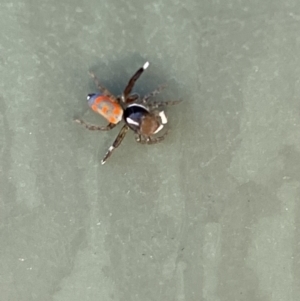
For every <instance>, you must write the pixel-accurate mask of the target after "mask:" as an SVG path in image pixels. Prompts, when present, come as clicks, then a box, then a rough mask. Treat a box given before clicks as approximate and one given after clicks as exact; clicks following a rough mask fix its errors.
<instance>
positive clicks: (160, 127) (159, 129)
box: [154, 124, 164, 134]
mask: <svg viewBox="0 0 300 301" xmlns="http://www.w3.org/2000/svg"><path fill="white" fill-rule="evenodd" d="M163 127H164V126H163V125H162V124H160V125H159V127H158V128H157V129H156V131H155V132H154V134H157V133H158V132H159V131H161V130H162V129H163Z"/></svg>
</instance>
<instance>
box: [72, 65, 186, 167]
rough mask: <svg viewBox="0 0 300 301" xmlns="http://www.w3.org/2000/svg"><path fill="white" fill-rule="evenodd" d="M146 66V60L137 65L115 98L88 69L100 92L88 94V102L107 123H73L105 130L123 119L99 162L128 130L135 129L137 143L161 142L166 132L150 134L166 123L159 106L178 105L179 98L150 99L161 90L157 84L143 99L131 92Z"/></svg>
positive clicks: (156, 131) (79, 121)
mask: <svg viewBox="0 0 300 301" xmlns="http://www.w3.org/2000/svg"><path fill="white" fill-rule="evenodd" d="M148 67H149V62H146V63H145V64H144V65H143V67H141V68H139V69H138V70H137V71H136V73H135V74H134V75H133V76H132V77H131V78H130V80H129V82H128V84H127V86H126V88H125V89H124V91H123V93H122V95H121V96H117V97H116V96H114V95H113V94H112V93H111V92H109V91H108V90H107V89H106V88H105V87H104V86H102V85H101V83H100V82H99V80H98V78H97V77H96V75H95V74H94V73H92V72H90V75H91V77H92V78H93V79H94V82H95V84H96V86H97V88H98V89H99V90H100V93H92V94H88V96H87V101H88V104H89V106H90V107H91V108H92V110H93V111H95V112H97V113H99V114H101V115H102V116H103V117H104V118H105V119H106V120H107V121H108V122H109V123H108V125H106V126H98V125H93V124H89V123H86V122H85V121H83V120H81V119H75V122H77V123H79V124H81V125H83V126H84V127H85V128H87V129H88V130H92V131H95V130H98V131H108V130H111V129H113V128H114V127H115V126H116V125H117V124H119V123H120V122H121V120H123V121H124V122H125V124H124V125H123V127H122V129H121V130H120V132H119V134H118V136H117V138H116V139H115V141H114V142H113V144H112V145H111V146H110V147H109V149H108V151H107V153H106V154H105V156H104V158H103V159H102V161H101V164H104V163H105V162H106V160H107V159H108V158H109V157H110V156H111V155H112V153H113V151H114V149H116V148H117V147H118V146H119V145H120V144H121V142H122V140H123V139H124V137H125V135H126V133H127V131H128V130H129V129H131V130H133V131H134V133H135V140H136V142H138V143H141V144H155V143H158V142H161V141H162V140H164V138H165V136H166V135H167V133H168V132H167V131H166V132H165V133H164V134H163V135H161V136H159V137H153V135H155V134H157V133H158V132H160V131H161V130H162V128H163V127H164V125H165V124H166V123H167V122H168V120H167V117H166V115H165V112H164V111H163V110H158V109H159V108H161V107H163V106H167V105H175V104H178V103H179V102H181V100H176V101H165V102H161V101H151V102H149V99H150V98H152V97H154V96H155V95H157V94H158V93H160V92H161V91H162V90H163V89H164V88H165V85H161V86H159V87H158V88H157V89H155V90H154V91H153V92H151V93H149V94H147V95H145V96H144V97H143V98H141V97H140V96H139V95H138V94H136V93H132V94H131V91H132V89H133V86H134V84H135V82H136V81H137V79H138V78H139V77H140V76H141V74H142V73H143V72H144V71H145V70H146V69H147V68H148Z"/></svg>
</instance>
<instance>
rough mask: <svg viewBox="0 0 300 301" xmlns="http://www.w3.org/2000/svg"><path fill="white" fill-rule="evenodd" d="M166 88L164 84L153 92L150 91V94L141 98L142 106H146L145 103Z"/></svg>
mask: <svg viewBox="0 0 300 301" xmlns="http://www.w3.org/2000/svg"><path fill="white" fill-rule="evenodd" d="M166 87H167V85H166V84H163V85H160V86H158V87H157V88H156V89H155V90H154V91H152V92H151V93H149V94H147V95H145V96H144V97H143V100H142V102H143V103H144V104H146V103H147V102H148V100H149V98H151V97H154V96H156V95H157V94H159V93H160V92H161V91H162V90H163V89H165V88H166Z"/></svg>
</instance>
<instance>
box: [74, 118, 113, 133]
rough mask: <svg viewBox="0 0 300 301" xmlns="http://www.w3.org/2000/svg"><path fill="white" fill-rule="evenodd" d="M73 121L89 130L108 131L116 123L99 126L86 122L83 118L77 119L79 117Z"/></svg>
mask: <svg viewBox="0 0 300 301" xmlns="http://www.w3.org/2000/svg"><path fill="white" fill-rule="evenodd" d="M74 121H75V122H77V123H79V124H81V125H83V126H84V127H85V128H86V129H88V130H91V131H109V130H111V129H113V128H114V127H115V126H116V124H114V123H109V124H108V125H104V126H99V125H95V124H90V123H86V122H85V121H84V120H82V119H79V118H77V119H74Z"/></svg>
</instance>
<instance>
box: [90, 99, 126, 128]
mask: <svg viewBox="0 0 300 301" xmlns="http://www.w3.org/2000/svg"><path fill="white" fill-rule="evenodd" d="M87 100H88V103H89V106H90V107H91V108H92V109H93V111H95V112H97V113H99V114H100V115H102V116H103V117H104V118H105V119H106V120H108V121H109V122H110V123H113V124H117V123H119V122H120V121H121V120H122V117H123V109H122V107H121V106H120V104H118V103H117V102H115V101H114V100H112V99H111V98H110V97H109V96H107V95H103V94H89V95H88V97H87Z"/></svg>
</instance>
